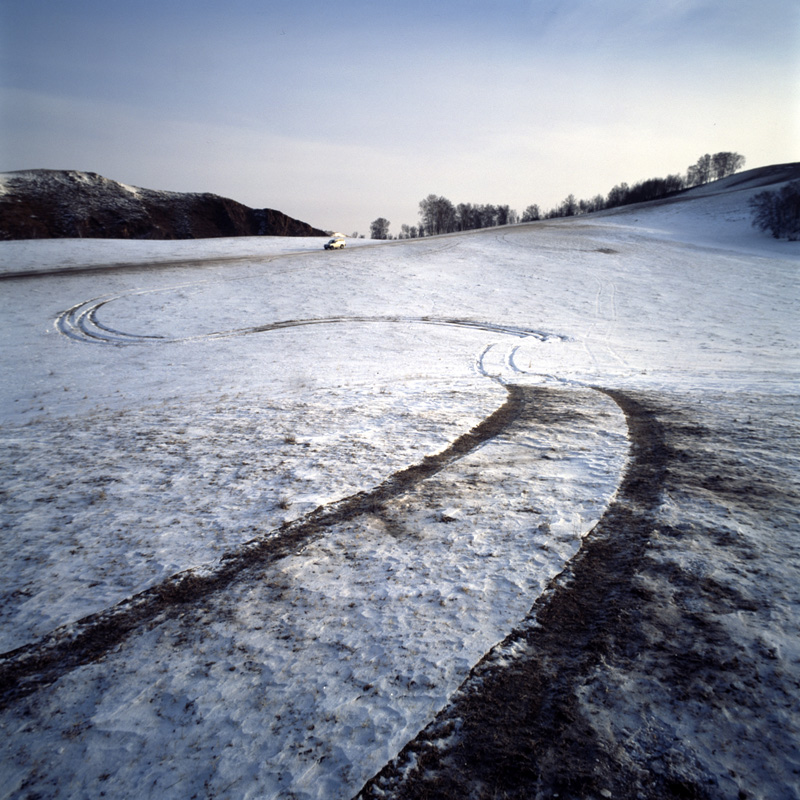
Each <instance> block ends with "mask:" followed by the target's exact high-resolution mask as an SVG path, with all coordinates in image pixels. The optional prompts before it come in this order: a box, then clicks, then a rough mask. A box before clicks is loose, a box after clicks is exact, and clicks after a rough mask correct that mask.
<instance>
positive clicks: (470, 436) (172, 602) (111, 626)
mask: <svg viewBox="0 0 800 800" xmlns="http://www.w3.org/2000/svg"><path fill="white" fill-rule="evenodd" d="M507 392H508V398H507V399H506V402H505V403H504V404H503V405H502V406H501V407H500V408H499V409H497V410H496V411H495V412H494V413H492V414H490V415H489V416H488V417H486V419H484V420H483V421H482V422H481V423H479V424H478V425H477V426H476V427H474V428H473V429H472V430H471V431H469V432H468V433H465V434H463V435H462V436H460V437H459V438H458V439H456V440H455V441H454V442H452V443H451V444H450V445H449V446H448V447H447V448H446V449H445V450H443V451H441V452H440V453H438V454H436V455H433V456H426V457H425V458H423V460H422V461H421V462H419V463H417V464H414V465H412V466H410V467H408V468H406V469H404V470H401V471H399V472H396V473H394V474H393V475H391V476H390V477H389V478H388V479H387V480H385V481H384V482H383V483H381V484H380V485H378V486H377V487H375V488H374V489H372V490H369V491H363V492H358V493H357V494H355V495H352V496H350V497H348V498H345V499H343V500H340V501H337V502H335V503H332V504H330V505H328V506H322V507H320V508H317V509H316V510H315V511H313V512H311V513H310V514H308V515H306V516H305V517H302V518H301V519H298V520H296V521H294V522H291V523H287V524H285V525H282V526H281V527H280V528H278V529H275V530H271V531H268V532H266V533H264V534H263V535H262V536H259V537H256V538H255V539H252V540H250V541H249V542H246V543H245V544H244V545H242V546H241V547H239V548H237V549H235V550H233V551H231V552H229V553H227V554H225V555H224V556H223V557H222V558H221V559H220V561H219V563H217V564H215V565H213V566H210V567H199V568H192V569H188V570H185V571H183V572H180V573H177V574H176V575H173V576H171V577H170V578H168V579H167V580H165V581H163V582H161V583H160V584H158V585H156V586H153V587H151V588H149V589H146V590H145V591H143V592H140V593H139V594H136V595H134V596H133V597H130V598H128V599H126V600H124V601H122V602H121V603H118V604H117V605H115V606H113V607H111V608H109V609H106V610H105V611H102V612H99V613H97V614H92V615H90V616H88V617H85V618H83V619H81V620H78V621H77V622H74V623H68V624H66V625H63V626H61V627H59V628H57V629H56V630H54V631H52V632H51V633H50V634H48V635H47V636H45V637H43V638H42V639H40V640H39V641H37V642H33V643H31V644H29V645H25V646H23V647H20V648H18V649H16V650H13V651H11V652H9V653H6V654H5V655H4V656H2V657H0V708H3V707H6V706H7V705H9V704H10V703H12V702H14V701H15V700H17V699H19V698H21V697H24V696H26V695H28V694H30V693H32V692H34V691H36V690H37V689H39V688H42V687H44V686H47V685H49V684H51V683H53V682H55V681H56V680H58V678H59V677H61V676H62V675H64V674H66V673H68V672H70V671H71V670H73V669H75V668H77V667H79V666H81V665H83V664H86V663H89V662H91V661H96V660H98V659H100V658H102V657H103V656H104V655H105V654H106V653H107V652H108V651H109V650H111V649H112V648H114V647H115V646H117V645H118V644H120V643H121V642H122V641H124V640H125V639H126V638H127V637H128V636H130V635H131V634H133V633H135V632H136V631H137V630H139V629H142V628H146V627H150V626H153V625H156V624H158V623H159V622H161V621H163V620H165V619H167V618H169V617H172V616H176V615H179V614H180V613H181V610H182V609H184V608H186V606H187V604H191V603H196V602H198V601H200V600H201V599H202V598H205V597H207V596H209V595H211V594H213V593H216V592H219V591H222V590H224V589H225V588H226V587H227V586H229V585H230V584H231V583H233V582H234V581H236V580H240V579H243V578H244V577H245V575H246V573H247V572H248V571H249V570H254V569H257V568H261V567H263V566H264V565H265V564H269V563H271V562H274V561H276V560H277V559H279V558H283V557H284V556H287V555H290V554H292V553H296V552H297V551H298V550H299V549H300V548H301V547H303V546H304V545H306V544H308V543H309V542H311V541H313V540H314V539H316V538H318V537H320V536H322V535H324V533H325V531H326V530H327V529H329V528H330V527H331V526H333V525H336V524H339V523H342V522H345V521H347V520H350V519H352V518H353V517H356V516H358V515H360V514H364V513H375V512H376V510H378V511H379V510H380V508H381V506H382V505H383V504H385V503H386V502H387V501H388V500H390V499H392V498H395V497H398V496H400V495H402V494H404V493H405V492H408V491H409V490H411V489H412V488H414V487H415V486H416V485H417V484H419V483H420V482H421V481H424V480H425V479H426V478H428V477H430V476H432V475H434V474H436V473H437V472H440V471H441V470H443V469H445V468H446V467H447V466H448V465H450V464H452V463H453V462H454V461H457V460H458V459H460V458H463V457H464V456H465V455H467V454H468V453H471V452H472V451H473V450H475V449H476V448H477V447H479V446H481V445H482V444H484V443H485V442H487V441H489V440H490V439H493V438H495V437H496V436H498V435H500V434H501V433H503V432H504V431H506V430H507V429H508V427H509V426H510V425H511V424H512V423H513V422H514V421H515V420H516V419H517V418H518V417H519V416H520V414H521V413H522V411H523V409H524V407H525V406H526V405H527V404H528V403H530V390H526V389H524V388H522V387H516V386H512V387H508V388H507Z"/></svg>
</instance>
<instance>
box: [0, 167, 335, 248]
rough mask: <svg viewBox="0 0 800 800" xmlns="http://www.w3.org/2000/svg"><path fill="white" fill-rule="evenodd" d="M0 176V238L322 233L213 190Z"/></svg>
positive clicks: (82, 176)
mask: <svg viewBox="0 0 800 800" xmlns="http://www.w3.org/2000/svg"><path fill="white" fill-rule="evenodd" d="M3 177H4V179H5V180H4V189H5V191H4V193H3V194H0V239H60V238H68V239H72V238H94V239H203V238H213V237H218V236H324V235H325V232H324V231H322V230H319V229H318V228H314V227H312V226H311V225H308V224H307V223H305V222H301V221H299V220H296V219H292V218H291V217H288V216H286V214H283V213H281V212H280V211H275V210H273V209H271V208H260V209H254V208H249V207H248V206H245V205H242V204H241V203H237V202H236V201H235V200H229V199H228V198H226V197H219V196H218V195H215V194H184V193H180V192H162V191H154V190H152V189H139V188H136V187H132V186H126V185H124V184H121V183H117V181H112V180H109V179H108V178H104V177H102V176H101V175H97V174H96V173H94V172H75V171H72V170H49V169H35V170H25V171H22V172H7V173H5V175H4V176H3Z"/></svg>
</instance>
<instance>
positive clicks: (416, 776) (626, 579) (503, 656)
mask: <svg viewBox="0 0 800 800" xmlns="http://www.w3.org/2000/svg"><path fill="white" fill-rule="evenodd" d="M599 391H602V392H604V393H605V394H607V395H608V396H609V397H611V398H612V399H613V400H614V401H615V402H616V403H617V404H618V405H619V406H620V408H621V409H622V410H623V412H624V413H625V416H626V420H627V422H628V428H629V433H630V438H631V442H632V447H631V462H630V464H629V466H628V469H627V470H626V473H625V475H624V477H623V480H622V483H621V485H620V488H619V491H618V493H617V497H616V499H615V500H614V502H613V503H612V504H611V505H610V506H609V508H608V509H607V511H606V513H605V514H604V515H603V517H602V518H601V519H600V521H599V522H598V524H597V525H596V526H595V528H594V529H593V530H592V532H591V533H590V534H589V535H588V536H587V537H586V539H585V541H584V544H583V546H582V548H581V550H580V551H579V552H578V554H577V555H576V556H575V558H574V559H573V560H572V561H571V562H570V564H569V565H568V567H567V568H566V569H565V571H564V572H563V573H562V574H561V575H560V576H559V577H558V578H556V579H555V580H554V581H553V583H552V584H551V586H550V587H548V589H547V590H546V591H545V593H544V594H543V595H542V596H541V597H540V598H539V599H538V600H537V601H536V603H535V604H534V605H533V607H532V608H531V610H530V612H529V614H528V617H527V618H526V619H525V620H524V621H523V622H522V623H521V624H520V625H519V626H518V627H517V629H516V630H514V631H512V633H510V634H509V635H508V636H507V637H506V639H505V640H504V641H503V642H501V643H500V644H499V645H497V646H496V647H495V648H493V649H492V650H491V651H490V652H489V653H487V655H486V656H485V657H484V658H483V659H482V660H481V661H480V662H479V663H478V664H477V665H476V666H475V667H474V668H473V669H472V671H471V673H470V676H469V677H468V678H467V680H466V681H465V682H464V683H463V684H462V686H461V687H460V689H459V691H458V692H457V693H456V695H455V696H454V698H453V700H452V702H451V704H450V705H449V706H448V707H447V708H445V709H444V710H443V711H442V712H440V714H439V715H438V716H437V718H436V720H434V722H432V723H431V724H430V725H429V726H428V727H427V728H426V729H425V730H424V731H422V732H421V733H420V734H419V735H418V736H417V737H416V739H414V740H413V741H412V742H410V743H409V744H408V745H407V746H406V747H405V748H404V749H403V750H402V751H401V753H400V754H399V755H398V756H397V758H396V759H395V760H394V761H392V762H390V763H389V764H388V765H387V766H386V767H385V768H384V769H383V770H382V771H381V772H380V773H378V774H377V775H376V776H375V777H373V778H372V779H371V780H370V781H369V782H368V783H367V784H366V785H365V786H364V788H363V789H362V791H361V792H360V793H359V794H358V798H359V800H367V798H377V797H392V798H402V800H407V799H408V800H410V799H411V798H414V799H417V798H433V797H436V798H461V797H473V796H474V797H507V798H522V797H525V798H532V797H539V796H542V797H551V796H552V797H555V796H561V797H562V798H567V797H575V798H577V797H587V796H590V795H591V796H595V795H594V792H599V791H600V790H601V789H604V788H606V789H607V785H606V783H604V782H602V781H601V780H599V774H600V773H602V769H601V768H600V767H598V766H597V764H599V761H598V762H596V756H597V754H598V752H597V751H598V747H597V742H596V740H595V737H594V735H593V733H592V732H591V730H589V729H588V726H585V725H583V726H582V724H581V723H582V720H581V715H580V713H579V711H578V708H577V706H578V699H577V697H576V686H578V685H580V683H581V681H582V680H583V679H584V678H585V676H586V675H587V674H588V673H589V672H590V671H591V670H592V669H593V668H594V667H595V666H596V665H597V664H598V662H599V661H600V660H601V659H602V658H603V657H604V655H605V654H606V653H607V652H608V649H609V643H610V640H611V639H612V638H613V636H614V632H615V631H616V629H617V626H618V625H619V624H620V620H621V618H624V617H625V616H626V615H627V614H629V613H630V608H631V604H632V600H633V599H634V598H633V596H634V595H635V589H634V588H633V577H634V574H635V571H636V568H637V566H638V565H639V563H640V562H641V559H642V558H643V556H644V553H645V550H646V547H647V538H648V536H649V535H650V533H651V531H652V527H653V515H654V513H655V509H656V507H657V505H658V503H659V498H660V495H661V488H662V484H663V480H664V474H665V470H666V468H667V463H668V450H667V447H666V445H665V441H664V433H663V430H662V427H661V425H660V423H659V422H658V420H657V419H656V418H655V415H654V414H653V413H652V412H651V411H650V410H649V409H648V408H647V407H646V406H645V405H643V404H641V403H640V402H638V401H637V400H636V399H634V398H633V397H631V396H629V395H626V394H624V393H622V392H618V391H610V390H605V389H599ZM622 778H623V776H619V779H617V780H616V781H615V783H616V784H617V785H619V783H620V779H622ZM661 789H664V790H665V791H664V793H663V794H661V795H657V794H653V795H648V796H652V797H655V796H659V797H670V796H674V795H672V794H671V793H670V792H668V791H666V786H665V784H662V786H661ZM540 792H542V793H541V794H540ZM605 796H611V795H605ZM613 796H614V797H627V796H629V795H628V794H626V793H625V792H624V791H623V792H621V793H619V794H618V793H617V791H614V793H613ZM683 796H686V797H690V796H691V797H695V796H697V797H700V796H702V795H690V794H686V795H683Z"/></svg>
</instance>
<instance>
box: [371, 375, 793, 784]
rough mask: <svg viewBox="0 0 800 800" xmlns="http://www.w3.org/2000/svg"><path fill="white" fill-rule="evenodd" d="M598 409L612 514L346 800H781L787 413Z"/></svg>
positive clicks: (737, 401)
mask: <svg viewBox="0 0 800 800" xmlns="http://www.w3.org/2000/svg"><path fill="white" fill-rule="evenodd" d="M600 391H604V392H605V393H606V394H607V395H609V396H610V397H611V398H612V399H614V400H615V401H616V402H617V403H618V405H619V406H620V407H621V408H622V409H623V411H624V412H625V414H626V418H627V420H628V425H629V431H630V438H631V441H632V447H631V456H632V460H631V462H630V464H629V467H628V470H627V471H626V474H625V476H624V478H623V481H622V483H621V484H620V488H619V490H618V493H617V498H616V499H615V501H614V502H613V503H612V504H611V505H610V506H609V508H608V510H607V512H606V513H605V514H604V516H603V517H602V518H601V520H600V521H599V523H598V524H597V525H596V527H595V528H594V529H593V531H592V532H591V533H590V534H589V535H588V536H587V537H586V538H585V540H584V544H583V546H582V548H581V550H580V551H579V552H578V554H577V555H576V557H575V558H574V559H573V560H572V561H571V562H570V563H569V565H568V566H567V568H566V569H565V571H564V572H563V573H562V575H561V576H559V577H558V578H557V579H555V580H554V581H553V582H552V583H551V585H550V587H548V589H547V591H546V592H545V593H544V594H543V595H542V596H541V597H540V598H539V599H538V600H537V601H536V603H535V604H534V605H533V607H532V608H531V610H530V612H529V614H528V616H527V617H526V619H525V620H524V621H523V622H522V623H521V624H520V625H518V626H517V629H516V630H514V631H512V633H511V634H509V636H508V637H507V638H506V639H505V640H504V641H503V642H502V643H501V644H499V645H498V646H497V647H496V648H493V650H492V651H490V652H489V653H488V654H487V655H486V656H485V657H484V658H483V659H482V660H481V662H479V663H478V664H477V665H476V666H475V667H474V668H473V669H472V671H471V673H470V675H469V677H468V678H467V680H466V681H465V682H464V683H463V684H462V686H461V687H460V689H459V690H458V692H456V693H455V695H454V696H453V698H452V700H451V703H450V705H449V706H448V707H446V708H445V709H443V710H442V711H441V712H440V713H439V715H438V716H437V718H436V719H435V720H434V722H432V723H431V724H430V725H429V726H428V727H427V728H426V729H425V730H423V731H422V732H421V733H420V734H419V735H418V736H417V737H416V738H415V739H414V740H413V741H412V742H409V744H408V745H407V746H406V747H405V748H404V749H403V751H401V753H400V754H399V755H398V757H397V758H396V759H395V760H393V761H392V762H390V763H389V764H387V765H386V767H384V769H383V770H381V772H379V773H378V774H377V775H376V776H374V777H373V778H372V779H371V780H370V781H368V782H367V783H366V784H365V786H364V787H363V789H362V790H361V792H360V793H359V795H358V798H359V799H360V800H366V799H367V798H377V797H392V798H394V799H395V800H412V799H414V800H416V799H418V798H419V799H421V798H434V797H435V798H463V797H475V798H498V797H502V798H526V800H528V798H532V799H533V800H544V798H552V797H559V798H561V800H586V798H601V797H606V798H612V797H613V798H638V799H639V800H665V799H666V798H692V799H693V800H717V799H719V800H721V799H722V798H733V797H738V798H740V800H745V798H750V797H785V798H796V797H800V779H799V778H798V776H800V758H798V749H797V741H798V737H800V726H798V724H797V714H796V708H797V687H798V685H800V683H799V682H798V667H797V661H796V657H793V656H792V653H793V652H796V649H794V650H793V649H792V648H793V646H794V645H793V644H789V642H792V643H795V642H796V641H797V638H796V636H797V623H796V614H795V609H796V607H797V597H798V592H797V572H796V565H797V563H798V562H797V555H798V545H797V538H796V536H795V533H796V530H797V521H796V508H797V503H798V500H800V482H798V481H797V471H796V465H797V459H796V456H795V455H792V456H787V454H786V453H783V452H781V447H780V445H779V444H778V443H779V442H780V443H782V444H783V446H785V443H786V442H787V441H792V439H793V440H794V441H797V436H798V431H800V428H798V424H797V418H796V414H795V413H793V411H791V410H790V409H791V407H792V404H793V403H796V397H790V398H787V399H785V400H783V401H782V405H778V404H776V405H773V406H770V405H769V404H764V407H763V410H762V408H761V401H762V400H763V397H760V396H759V395H755V394H754V395H749V396H748V398H749V401H750V407H751V408H753V409H754V411H753V416H752V418H751V419H750V420H748V421H747V422H746V423H744V422H743V421H742V415H741V409H742V408H743V407H744V405H743V401H742V399H741V398H726V399H725V400H724V401H723V402H725V403H728V406H727V408H726V406H725V405H723V406H722V410H720V409H719V407H717V406H714V405H713V404H712V405H711V407H710V409H705V408H703V407H702V406H700V405H698V404H697V400H696V398H688V399H687V398H686V397H682V398H681V397H678V398H677V399H676V398H670V397H665V396H663V395H659V396H658V397H655V396H653V395H648V394H646V393H625V392H621V391H608V390H603V389H601V390H600ZM778 408H780V412H779V411H778V410H777V409H778ZM795 408H796V406H795ZM756 409H757V410H756ZM726 414H727V416H726ZM678 504H679V505H678ZM677 511H679V512H680V515H679V516H677V517H675V516H674V513H675V512H677ZM732 620H738V621H741V622H742V623H743V625H744V627H741V628H740V627H737V625H732V624H731V621H732ZM745 620H746V624H745V623H744V621H745ZM784 643H785V644H784ZM782 648H783V649H782Z"/></svg>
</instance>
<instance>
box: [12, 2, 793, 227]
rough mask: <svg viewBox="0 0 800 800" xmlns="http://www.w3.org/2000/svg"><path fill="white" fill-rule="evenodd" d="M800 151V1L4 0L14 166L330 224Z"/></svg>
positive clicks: (407, 216) (549, 203) (544, 195)
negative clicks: (442, 199) (730, 157)
mask: <svg viewBox="0 0 800 800" xmlns="http://www.w3.org/2000/svg"><path fill="white" fill-rule="evenodd" d="M720 150H732V151H735V152H738V153H741V154H742V155H744V156H745V157H746V158H747V164H746V167H747V168H749V167H757V166H764V165H767V164H774V163H784V162H788V161H798V160H800V0H760V2H758V3H756V2H753V0H558V1H557V0H495V2H486V0H483V1H482V2H478V1H477V0H439V2H434V3H433V4H431V3H430V2H429V0H425V2H422V0H398V2H390V3H383V4H381V3H376V2H375V1H374V0H372V2H366V0H342V2H340V3H338V4H336V3H330V2H329V1H328V2H321V0H286V1H285V2H284V1H283V0H281V2H271V1H270V0H228V2H226V3H220V2H217V1H216V0H214V1H213V2H212V1H211V0H194V2H188V0H129V2H125V3H117V2H111V0H70V1H69V2H58V0H0V171H9V170H19V169H32V168H52V169H77V170H85V171H91V172H98V173H100V174H101V175H104V176H105V177H107V178H112V179H114V180H118V181H121V182H123V183H127V184H131V185H135V186H143V187H146V188H150V189H169V190H173V191H182V192H183V191H197V192H214V193H215V194H220V195H223V196H226V197H230V198H233V199H234V200H238V201H240V202H242V203H246V204H247V205H249V206H253V207H257V208H261V207H268V208H276V209H279V210H280V211H283V212H285V213H287V214H290V215H291V216H293V217H297V218H299V219H302V220H304V221H306V222H309V223H311V224H312V225H315V226H317V227H321V228H325V229H335V230H342V231H344V232H345V233H348V234H349V233H351V232H353V231H359V232H361V233H364V234H368V232H369V224H370V222H371V221H372V220H373V219H375V218H376V217H378V216H383V217H386V218H387V219H389V220H390V221H391V227H390V231H391V233H393V234H396V233H398V232H399V230H400V225H401V224H402V223H406V224H409V225H415V224H417V222H418V215H417V212H418V205H419V201H420V200H421V199H422V198H424V197H425V196H427V195H428V194H430V193H435V194H439V195H444V196H446V197H448V198H449V199H450V200H452V201H453V202H454V203H459V202H471V203H494V204H501V203H502V204H508V205H510V206H511V207H512V208H515V209H516V210H517V211H518V212H520V213H521V212H522V211H523V210H524V209H525V207H526V206H527V205H529V204H531V203H537V204H539V205H540V206H541V207H542V208H543V209H548V208H551V207H553V206H555V205H557V204H558V203H559V202H560V201H561V200H563V198H564V197H566V196H567V195H568V194H570V193H573V194H575V195H576V196H577V197H578V198H583V197H586V198H588V197H592V196H594V195H596V194H604V195H605V194H607V193H608V190H609V189H611V188H612V186H614V185H615V184H617V183H620V182H622V181H626V182H628V183H633V182H635V181H637V180H643V179H645V178H650V177H655V176H664V175H667V174H670V173H681V172H684V171H685V170H686V168H687V167H688V166H689V165H690V164H692V163H694V162H695V161H696V160H697V158H698V157H699V156H700V155H702V154H703V153H714V152H718V151H720Z"/></svg>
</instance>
